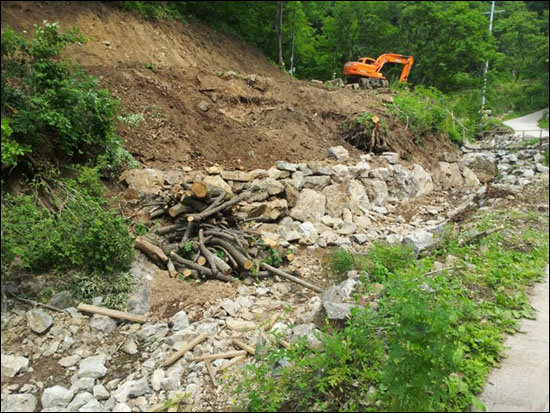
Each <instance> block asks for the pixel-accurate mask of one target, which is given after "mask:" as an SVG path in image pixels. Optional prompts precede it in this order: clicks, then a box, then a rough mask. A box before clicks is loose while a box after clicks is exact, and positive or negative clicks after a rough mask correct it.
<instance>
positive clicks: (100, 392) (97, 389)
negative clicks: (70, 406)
mask: <svg viewBox="0 0 550 413" xmlns="http://www.w3.org/2000/svg"><path fill="white" fill-rule="evenodd" d="M93 392H94V393H93V394H94V397H95V398H96V399H97V400H107V399H108V398H109V397H111V394H110V393H109V392H108V391H107V389H106V388H105V387H104V386H103V385H102V384H96V385H95V386H94V390H93Z"/></svg>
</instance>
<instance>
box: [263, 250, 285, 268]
mask: <svg viewBox="0 0 550 413" xmlns="http://www.w3.org/2000/svg"><path fill="white" fill-rule="evenodd" d="M264 261H265V263H266V264H268V265H271V266H272V267H280V266H281V264H282V263H283V259H282V258H281V256H280V255H279V253H278V252H277V250H276V249H275V248H268V249H267V256H266V258H265V260H264Z"/></svg>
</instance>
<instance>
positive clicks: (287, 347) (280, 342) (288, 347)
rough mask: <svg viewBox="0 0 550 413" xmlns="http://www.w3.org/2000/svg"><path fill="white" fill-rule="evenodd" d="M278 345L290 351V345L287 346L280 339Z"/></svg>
mask: <svg viewBox="0 0 550 413" xmlns="http://www.w3.org/2000/svg"><path fill="white" fill-rule="evenodd" d="M279 344H280V345H281V346H283V347H284V348H286V349H287V350H290V344H288V343H287V342H286V341H285V340H283V339H282V338H281V339H280V340H279Z"/></svg>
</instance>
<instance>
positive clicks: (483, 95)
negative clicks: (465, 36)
mask: <svg viewBox="0 0 550 413" xmlns="http://www.w3.org/2000/svg"><path fill="white" fill-rule="evenodd" d="M503 11H504V10H498V11H497V13H501V12H503ZM483 14H487V13H483ZM494 14H495V2H494V1H493V2H491V17H490V18H489V35H491V33H492V32H493V16H494ZM488 71H489V59H487V60H486V61H485V69H484V70H483V94H482V95H481V114H483V113H484V111H485V93H486V92H487V72H488Z"/></svg>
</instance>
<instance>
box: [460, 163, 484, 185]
mask: <svg viewBox="0 0 550 413" xmlns="http://www.w3.org/2000/svg"><path fill="white" fill-rule="evenodd" d="M462 177H463V178H464V185H465V186H466V187H468V188H477V187H478V186H479V185H480V182H479V179H477V176H476V174H475V173H474V172H473V171H472V170H471V169H470V168H468V167H467V166H466V165H464V167H463V168H462Z"/></svg>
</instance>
